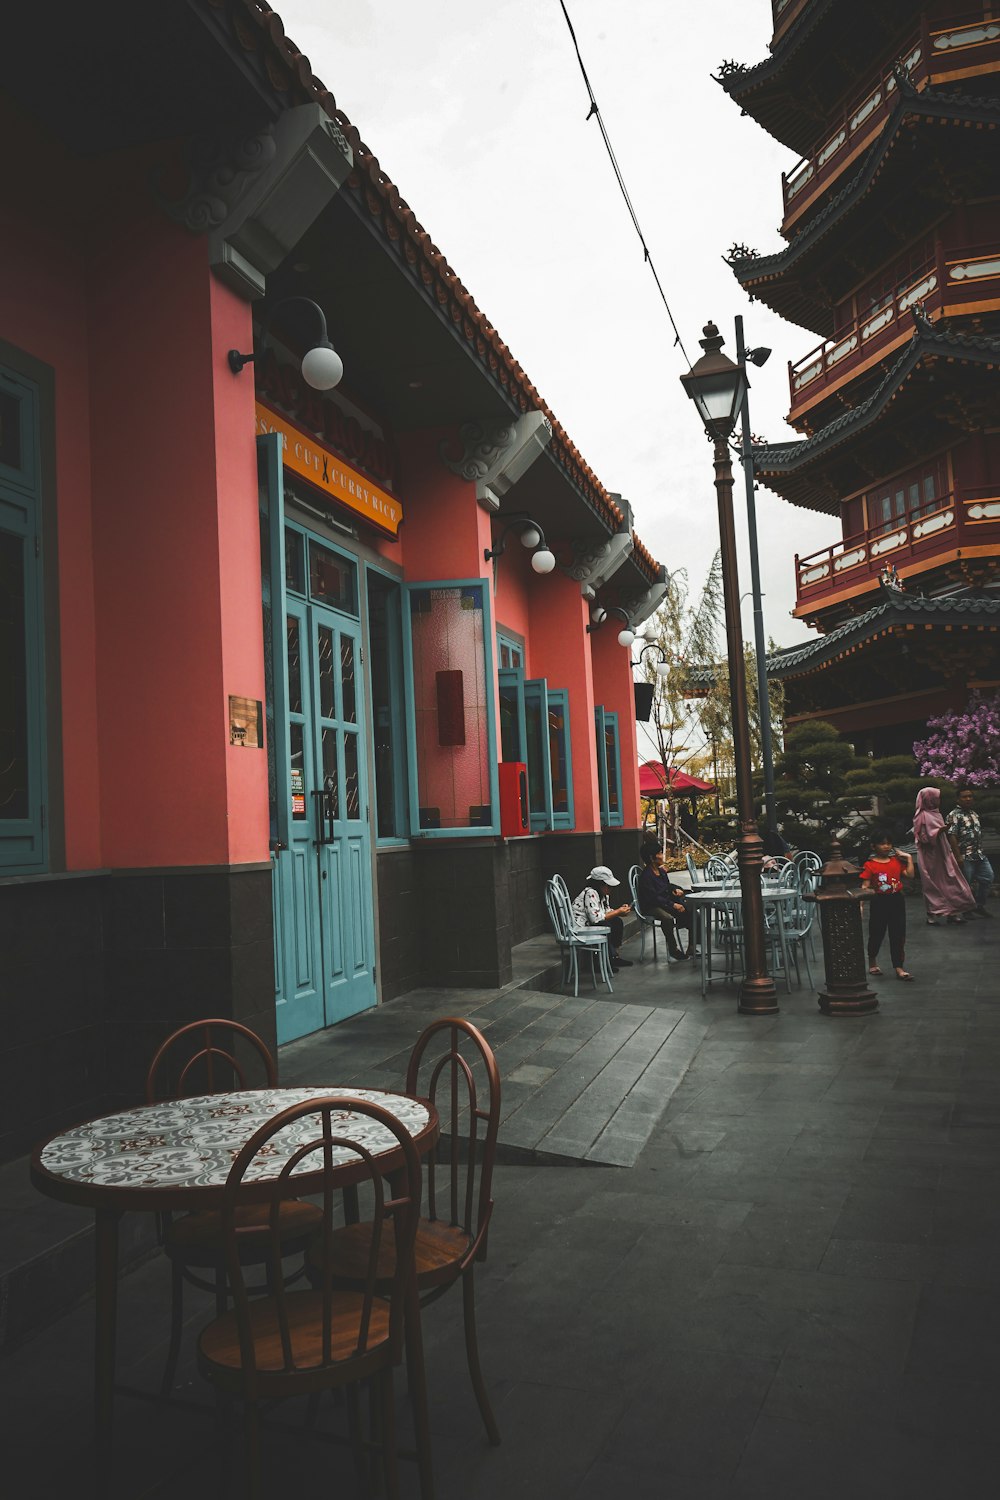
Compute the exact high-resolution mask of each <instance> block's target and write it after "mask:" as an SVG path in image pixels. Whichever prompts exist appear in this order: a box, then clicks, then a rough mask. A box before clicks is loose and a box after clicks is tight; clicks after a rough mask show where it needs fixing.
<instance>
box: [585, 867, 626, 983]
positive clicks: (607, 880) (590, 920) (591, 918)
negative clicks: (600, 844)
mask: <svg viewBox="0 0 1000 1500" xmlns="http://www.w3.org/2000/svg"><path fill="white" fill-rule="evenodd" d="M620 884H621V881H620V880H617V879H616V878H615V876H614V875H613V874H612V873H611V871H610V870H609V869H608V866H607V865H595V866H594V868H593V869H592V870H591V872H590V874H589V875H588V876H587V883H586V885H585V886H584V888H583V890H582V891H581V892H580V894H579V895H578V896H575V897H574V898H573V925H574V926H575V927H608V928H610V931H609V933H608V954H609V957H610V959H611V968H612V970H613V972H614V973H615V974H617V973H618V970H619V969H620V968H624V969H631V967H632V960H631V959H630V958H622V956H621V952H620V949H621V941H622V936H623V934H624V931H625V923H624V921H623V918H624V917H625V915H626V913H627V912H630V911H631V910H632V907H631V905H630V903H628V902H626V903H625V905H624V906H616V907H614V908H613V909H612V906H611V902H610V893H611V887H612V886H615V885H620Z"/></svg>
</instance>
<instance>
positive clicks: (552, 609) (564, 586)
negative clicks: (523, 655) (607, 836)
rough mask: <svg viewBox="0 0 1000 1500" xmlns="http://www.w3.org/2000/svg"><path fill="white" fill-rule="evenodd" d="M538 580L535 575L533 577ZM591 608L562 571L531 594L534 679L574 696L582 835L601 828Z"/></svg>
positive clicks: (546, 577) (540, 582)
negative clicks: (564, 690)
mask: <svg viewBox="0 0 1000 1500" xmlns="http://www.w3.org/2000/svg"><path fill="white" fill-rule="evenodd" d="M533 576H534V575H533ZM589 619H590V615H589V612H588V610H587V605H586V603H585V601H584V599H583V597H582V596H581V594H580V585H579V584H578V583H575V582H574V581H573V579H572V578H567V577H566V575H565V574H564V573H560V572H559V570H558V569H556V571H555V572H554V573H547V574H545V575H544V576H543V577H541V578H538V579H537V582H536V585H535V587H534V589H533V590H532V594H531V612H530V634H529V641H530V644H529V648H528V660H529V665H530V673H531V676H532V677H545V678H547V680H548V683H549V686H550V687H553V688H566V689H567V690H568V693H569V721H570V746H571V751H572V756H573V802H574V812H575V827H576V831H577V832H578V833H586V832H594V831H597V830H598V829H599V828H600V826H601V804H600V794H599V791H598V781H597V746H596V741H595V735H594V701H595V700H594V679H593V672H592V670H591V658H590V637H589V636H588V635H587V623H588V621H589Z"/></svg>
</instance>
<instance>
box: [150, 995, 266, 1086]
mask: <svg viewBox="0 0 1000 1500" xmlns="http://www.w3.org/2000/svg"><path fill="white" fill-rule="evenodd" d="M238 1041H243V1042H244V1043H246V1046H245V1047H244V1048H243V1049H242V1050H243V1051H244V1052H245V1053H246V1052H250V1053H251V1054H252V1053H256V1055H257V1058H258V1059H259V1061H260V1062H261V1063H263V1066H264V1082H265V1085H266V1087H267V1088H272V1089H273V1088H276V1087H277V1084H278V1065H277V1063H276V1062H275V1060H274V1058H273V1057H272V1055H271V1053H270V1051H269V1050H268V1048H267V1046H266V1044H265V1043H264V1042H263V1041H262V1040H261V1038H260V1037H259V1036H258V1035H257V1033H256V1032H255V1031H251V1030H250V1028H249V1026H243V1025H241V1024H240V1022H239V1021H229V1020H226V1019H225V1017H216V1018H213V1019H209V1020H205V1021H189V1022H188V1024H187V1025H186V1026H181V1027H180V1028H179V1029H178V1030H177V1031H174V1032H172V1033H171V1034H170V1036H168V1037H167V1039H166V1041H165V1042H163V1043H161V1045H160V1046H159V1047H158V1048H157V1050H156V1053H155V1055H154V1057H153V1061H152V1062H151V1063H150V1065H149V1072H148V1073H147V1074H146V1103H147V1104H155V1103H156V1102H157V1100H159V1099H183V1098H185V1097H190V1096H191V1095H192V1094H223V1093H228V1092H229V1091H230V1090H231V1089H233V1088H240V1089H245V1088H247V1087H248V1086H249V1085H248V1084H247V1073H246V1069H245V1067H244V1065H243V1063H242V1062H241V1060H240V1059H239V1058H238V1057H237V1055H236V1046H237V1042H238ZM178 1070H179V1071H178ZM165 1079H166V1080H169V1087H166V1088H165V1087H164V1082H165Z"/></svg>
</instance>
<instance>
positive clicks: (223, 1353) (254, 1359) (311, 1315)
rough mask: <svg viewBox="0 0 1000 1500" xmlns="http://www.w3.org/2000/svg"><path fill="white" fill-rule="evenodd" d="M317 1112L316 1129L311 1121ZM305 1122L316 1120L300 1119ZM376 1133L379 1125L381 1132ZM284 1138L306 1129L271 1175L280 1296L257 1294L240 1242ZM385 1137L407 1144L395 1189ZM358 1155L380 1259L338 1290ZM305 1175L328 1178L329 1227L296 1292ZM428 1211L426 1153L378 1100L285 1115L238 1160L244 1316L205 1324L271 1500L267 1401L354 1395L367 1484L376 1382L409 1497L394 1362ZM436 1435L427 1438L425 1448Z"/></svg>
mask: <svg viewBox="0 0 1000 1500" xmlns="http://www.w3.org/2000/svg"><path fill="white" fill-rule="evenodd" d="M313 1116H315V1123H312V1121H311V1119H310V1118H308V1117H313ZM302 1121H305V1123H304V1124H300V1123H299V1122H302ZM373 1127H374V1130H373ZM279 1131H294V1132H295V1134H296V1135H297V1136H298V1135H301V1137H303V1138H302V1139H301V1140H297V1141H296V1144H295V1147H294V1150H293V1151H292V1153H291V1155H290V1156H289V1157H288V1159H287V1161H286V1162H285V1164H284V1166H283V1167H282V1169H281V1172H280V1173H279V1174H278V1175H277V1176H275V1177H273V1178H269V1179H268V1183H267V1189H266V1198H265V1199H264V1201H262V1202H261V1208H262V1210H263V1215H264V1226H265V1228H264V1242H265V1245H266V1254H267V1270H268V1281H269V1284H270V1285H271V1287H272V1288H273V1290H272V1291H271V1292H269V1294H268V1295H267V1296H264V1297H254V1296H252V1294H251V1289H250V1288H248V1287H247V1286H246V1284H245V1282H244V1277H243V1256H242V1247H241V1243H240V1215H241V1213H242V1207H241V1203H240V1197H241V1190H243V1191H245V1188H244V1183H245V1182H251V1181H253V1182H254V1187H255V1189H256V1191H257V1193H258V1194H260V1193H261V1192H263V1191H264V1189H263V1187H262V1185H261V1183H260V1182H259V1180H257V1179H259V1178H260V1177H261V1176H265V1177H266V1176H267V1167H268V1162H269V1161H270V1160H271V1159H272V1158H273V1155H274V1151H275V1148H274V1147H273V1146H272V1145H271V1141H272V1140H273V1138H274V1137H275V1136H276V1135H277V1134H278V1133H279ZM373 1134H378V1135H381V1137H382V1139H383V1140H384V1139H385V1136H386V1134H388V1135H389V1137H390V1140H392V1139H394V1140H395V1145H396V1146H397V1147H398V1148H399V1153H400V1159H401V1165H400V1168H399V1171H398V1174H397V1175H394V1178H393V1186H392V1187H391V1188H389V1189H387V1186H386V1183H385V1181H384V1179H383V1176H382V1170H381V1168H380V1167H379V1165H378V1162H377V1161H376V1159H375V1156H374V1155H373V1152H376V1151H377V1150H379V1149H381V1147H380V1146H376V1143H375V1141H374V1140H373V1139H372V1137H373ZM352 1156H353V1157H354V1158H355V1159H356V1166H355V1167H354V1169H353V1176H354V1179H355V1189H357V1188H360V1189H361V1190H362V1192H363V1194H364V1199H365V1204H366V1208H368V1209H369V1211H370V1221H369V1226H368V1227H369V1235H370V1244H371V1246H372V1252H373V1253H372V1254H371V1255H370V1256H369V1257H368V1259H367V1262H366V1264H365V1265H364V1266H363V1267H362V1272H361V1275H360V1277H359V1279H358V1281H357V1283H356V1284H355V1285H353V1286H352V1287H351V1288H350V1289H349V1290H347V1289H342V1288H341V1287H339V1286H338V1285H336V1278H335V1273H334V1264H333V1259H334V1257H333V1247H334V1245H335V1243H336V1229H335V1225H334V1221H335V1218H336V1217H337V1215H338V1214H339V1211H340V1203H341V1194H340V1192H339V1191H338V1190H337V1187H336V1186H335V1183H336V1182H337V1181H338V1177H337V1172H338V1168H339V1169H341V1171H340V1180H342V1177H343V1171H342V1169H343V1167H344V1164H345V1161H346V1162H347V1163H350V1162H351V1157H352ZM296 1171H308V1172H322V1182H323V1186H322V1207H321V1208H318V1209H317V1215H318V1217H319V1220H320V1224H321V1229H320V1232H319V1233H317V1234H316V1236H315V1237H314V1239H313V1241H312V1242H311V1245H310V1260H311V1267H310V1269H311V1279H312V1283H313V1284H312V1287H311V1289H303V1290H301V1291H289V1290H288V1288H287V1287H286V1285H285V1282H284V1280H283V1278H282V1270H281V1262H282V1259H283V1257H284V1254H285V1246H284V1240H283V1237H282V1232H281V1211H282V1209H283V1208H284V1206H285V1204H286V1203H288V1202H289V1201H293V1195H294V1191H295V1173H296ZM419 1206H420V1158H419V1157H418V1155H417V1150H416V1147H415V1145H414V1143H413V1139H412V1137H411V1135H410V1133H409V1131H408V1130H407V1129H406V1126H405V1125H403V1124H401V1123H400V1121H398V1120H397V1119H396V1118H395V1116H394V1115H391V1114H390V1113H389V1112H388V1110H385V1109H382V1108H381V1107H380V1106H379V1105H377V1104H372V1103H370V1102H369V1101H368V1100H366V1099H357V1098H344V1099H341V1098H338V1097H336V1096H335V1095H332V1096H329V1097H327V1098H318V1099H307V1100H304V1101H303V1102H301V1103H299V1104H293V1105H292V1106H291V1108H290V1109H286V1110H283V1111H282V1112H281V1113H280V1114H278V1115H275V1116H274V1117H273V1119H271V1120H269V1121H268V1122H267V1123H266V1124H265V1125H262V1126H261V1128H260V1129H259V1130H258V1131H257V1132H256V1133H255V1134H254V1135H253V1136H251V1138H250V1140H249V1141H248V1142H247V1144H246V1145H245V1146H244V1147H243V1149H242V1150H241V1151H240V1153H239V1155H238V1156H237V1158H236V1160H235V1161H234V1163H233V1166H232V1170H231V1171H230V1173H229V1177H228V1178H227V1180H226V1188H225V1196H224V1198H223V1206H222V1215H221V1218H222V1237H223V1245H224V1247H225V1252H226V1267H227V1270H228V1273H229V1280H230V1284H231V1287H232V1294H233V1309H232V1311H230V1312H227V1313H223V1314H222V1316H221V1317H217V1318H215V1319H214V1320H213V1321H212V1322H211V1323H209V1324H208V1326H207V1327H206V1328H204V1329H202V1332H201V1334H200V1336H199V1339H198V1367H199V1370H200V1371H201V1374H202V1375H203V1376H204V1377H205V1378H206V1379H207V1380H208V1381H209V1382H210V1383H211V1384H212V1385H214V1386H215V1387H216V1389H217V1390H218V1391H219V1392H220V1393H221V1394H223V1395H225V1396H228V1397H236V1398H238V1399H240V1400H241V1401H242V1403H243V1408H244V1413H245V1419H246V1421H245V1427H246V1456H247V1474H246V1489H245V1490H242V1491H241V1493H243V1494H247V1495H249V1496H251V1497H252V1500H261V1497H262V1496H264V1495H273V1494H277V1493H279V1490H278V1489H277V1488H275V1487H273V1486H267V1485H265V1484H264V1481H263V1478H262V1475H261V1467H260V1438H259V1426H260V1413H259V1408H260V1405H261V1404H263V1403H265V1402H266V1403H267V1404H268V1405H270V1403H271V1402H272V1401H276V1400H278V1401H280V1400H283V1399H285V1398H286V1397H294V1396H312V1397H315V1396H317V1395H319V1394H320V1393H321V1392H323V1391H326V1390H339V1389H343V1390H345V1391H346V1393H347V1396H348V1416H349V1419H350V1428H351V1437H352V1442H353V1446H354V1451H355V1459H356V1462H357V1465H358V1471H359V1477H362V1478H363V1477H364V1475H365V1467H366V1466H365V1461H364V1454H363V1445H362V1441H361V1434H360V1418H359V1407H358V1388H359V1386H360V1385H361V1383H362V1382H363V1381H366V1382H371V1383H372V1392H373V1396H374V1397H377V1400H378V1406H377V1411H378V1414H379V1417H380V1421H379V1424H378V1431H379V1435H380V1437H381V1448H382V1463H383V1477H384V1480H385V1488H386V1493H387V1494H388V1496H389V1497H390V1500H393V1497H397V1496H398V1495H399V1476H398V1472H397V1466H396V1460H397V1454H396V1440H395V1402H394V1397H393V1378H392V1372H393V1368H394V1366H396V1365H398V1364H399V1363H400V1362H401V1360H402V1353H403V1334H404V1327H403V1315H404V1304H405V1288H406V1285H407V1282H408V1280H409V1278H411V1277H412V1275H413V1242H414V1234H415V1231H416V1222H417V1214H418V1212H419ZM425 1441H426V1433H421V1434H419V1435H418V1444H419V1443H421V1442H425Z"/></svg>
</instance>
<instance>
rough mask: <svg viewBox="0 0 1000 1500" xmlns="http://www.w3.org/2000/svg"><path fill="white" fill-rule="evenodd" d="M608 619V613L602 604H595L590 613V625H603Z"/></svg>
mask: <svg viewBox="0 0 1000 1500" xmlns="http://www.w3.org/2000/svg"><path fill="white" fill-rule="evenodd" d="M607 618H608V612H607V610H606V609H604V608H603V607H602V606H601V605H600V604H595V605H594V608H593V609H592V610H591V611H590V623H591V624H592V625H603V624H604V622H605V620H606V619H607Z"/></svg>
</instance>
